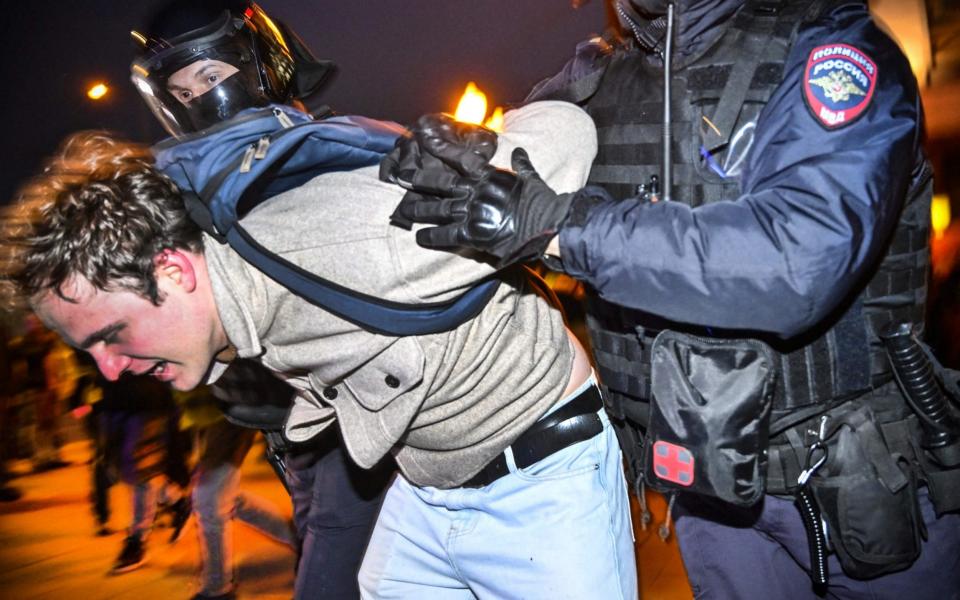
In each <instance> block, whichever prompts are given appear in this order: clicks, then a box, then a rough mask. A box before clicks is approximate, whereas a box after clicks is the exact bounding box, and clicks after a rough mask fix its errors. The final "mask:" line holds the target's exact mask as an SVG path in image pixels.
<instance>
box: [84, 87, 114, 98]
mask: <svg viewBox="0 0 960 600" xmlns="http://www.w3.org/2000/svg"><path fill="white" fill-rule="evenodd" d="M109 91H110V88H108V87H107V86H106V84H104V83H97V84H95V85H93V86H91V87H90V89H88V90H87V98H90V99H91V100H100V99H101V98H103V97H104V96H106V95H107V92H109Z"/></svg>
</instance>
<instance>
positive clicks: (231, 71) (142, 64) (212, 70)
mask: <svg viewBox="0 0 960 600" xmlns="http://www.w3.org/2000/svg"><path fill="white" fill-rule="evenodd" d="M131 35H132V36H133V38H134V41H135V43H136V44H137V46H138V55H137V58H136V59H134V61H133V64H132V65H131V67H130V68H131V79H132V80H133V83H134V85H136V87H137V90H138V91H139V92H140V95H141V96H143V99H144V101H146V103H147V106H149V107H150V110H152V111H153V113H154V115H155V116H156V117H157V119H159V120H160V123H161V124H162V125H163V127H164V128H165V129H166V130H167V131H168V132H169V133H170V134H171V135H173V136H175V137H179V136H182V135H184V134H187V133H191V132H194V131H199V130H201V129H205V128H206V127H209V126H211V125H214V124H216V123H219V122H220V121H224V120H226V119H229V118H230V117H232V116H233V115H235V114H236V113H237V112H239V111H241V110H243V109H245V108H251V107H256V106H265V105H267V104H270V103H277V104H291V103H294V101H297V100H301V99H304V98H306V97H307V96H310V95H312V94H314V93H316V92H317V91H318V90H319V89H320V88H321V87H322V86H323V85H324V84H325V83H326V82H327V81H328V80H329V76H330V75H332V73H333V72H334V70H335V67H334V65H333V63H331V62H328V61H319V60H317V59H316V58H314V57H313V55H312V54H311V53H310V51H309V50H308V49H307V47H306V46H305V45H304V44H303V42H302V41H301V40H300V38H299V37H297V35H296V34H295V33H294V32H293V31H291V30H290V29H288V28H287V27H285V26H284V25H283V24H282V23H280V22H278V21H274V20H273V19H271V18H270V16H269V15H267V13H266V12H264V10H263V9H262V8H260V7H259V6H257V5H256V4H255V3H253V2H245V1H236V0H234V1H231V0H176V1H174V2H173V3H171V4H169V5H167V6H166V7H164V8H163V9H162V10H161V11H160V12H158V13H157V14H156V16H155V17H154V18H153V19H152V20H151V21H150V23H148V25H147V26H146V27H145V28H144V29H143V31H132V32H131Z"/></svg>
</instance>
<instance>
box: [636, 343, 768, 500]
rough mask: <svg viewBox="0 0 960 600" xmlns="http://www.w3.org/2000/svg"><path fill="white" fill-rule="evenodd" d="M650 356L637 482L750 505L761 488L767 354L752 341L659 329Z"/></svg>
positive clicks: (655, 487)
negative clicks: (647, 418)
mask: <svg viewBox="0 0 960 600" xmlns="http://www.w3.org/2000/svg"><path fill="white" fill-rule="evenodd" d="M651 357H652V361H651V392H652V394H651V395H652V396H653V398H652V402H651V403H650V425H649V427H648V428H647V436H646V440H645V442H644V458H643V469H644V472H643V476H644V480H645V481H646V482H647V483H648V484H649V485H650V486H651V487H653V488H654V489H657V490H659V491H661V492H673V491H687V492H693V493H696V494H703V495H706V496H711V497H714V498H719V499H720V500H723V501H725V502H729V503H731V504H736V505H740V506H751V505H753V504H755V503H756V502H757V501H758V500H759V499H760V498H761V497H762V496H763V493H764V488H765V479H766V469H767V463H766V453H765V452H764V450H765V449H766V447H767V441H768V434H769V426H770V407H771V403H772V401H773V392H774V379H775V370H774V364H775V363H774V356H773V352H772V351H771V350H770V349H769V348H768V347H767V346H766V345H765V344H763V343H762V342H759V341H757V340H748V339H739V340H725V339H704V338H698V337H694V336H691V335H687V334H683V333H678V332H675V331H669V330H665V331H662V332H661V333H660V335H658V336H657V338H656V339H655V340H654V342H653V346H652V349H651Z"/></svg>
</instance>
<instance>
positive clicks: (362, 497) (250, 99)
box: [131, 0, 392, 600]
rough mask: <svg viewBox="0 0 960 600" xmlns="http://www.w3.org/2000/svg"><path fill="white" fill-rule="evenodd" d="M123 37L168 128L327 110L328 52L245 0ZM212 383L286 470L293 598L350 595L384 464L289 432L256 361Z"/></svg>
mask: <svg viewBox="0 0 960 600" xmlns="http://www.w3.org/2000/svg"><path fill="white" fill-rule="evenodd" d="M132 36H133V38H134V40H135V42H136V44H137V46H138V53H137V57H136V58H135V60H134V61H133V64H132V65H131V78H132V80H133V83H134V84H135V85H136V87H137V89H138V90H139V91H140V94H141V96H142V97H143V99H144V101H145V102H146V103H147V105H148V106H149V107H150V109H151V111H152V112H153V114H154V115H155V116H156V117H157V119H158V120H159V121H160V123H161V124H162V125H163V126H164V128H165V129H166V130H167V132H168V133H170V134H171V135H172V136H174V137H177V138H180V137H183V136H186V135H191V134H198V133H199V132H208V131H209V130H210V128H211V127H213V126H215V125H218V124H221V123H225V122H226V123H229V120H230V119H231V118H232V117H234V116H235V115H237V113H239V112H241V111H242V110H244V109H248V108H252V107H261V106H266V105H268V104H271V103H275V104H288V105H291V106H294V107H296V108H299V109H301V110H304V111H310V112H313V113H315V114H323V113H325V112H326V107H324V106H322V105H320V104H319V102H318V101H317V98H318V96H319V95H320V93H321V92H322V90H323V88H324V87H325V85H326V84H327V83H328V82H329V80H330V76H331V75H332V74H333V73H334V65H333V63H331V62H329V61H320V60H317V59H316V58H315V57H313V55H312V54H311V53H310V51H309V49H307V48H306V46H305V45H304V44H303V42H302V41H301V40H300V39H299V38H298V37H297V35H296V34H295V33H294V32H293V31H292V30H290V29H289V28H288V27H286V26H285V25H284V24H283V23H282V22H280V21H276V20H273V19H271V18H270V16H269V15H268V14H267V13H266V12H265V11H264V10H263V9H262V8H261V7H259V6H258V5H257V4H255V3H252V2H246V1H236V0H204V1H197V0H186V1H183V0H178V1H175V2H172V3H169V4H167V5H165V6H164V7H163V8H162V9H161V10H159V11H158V12H157V13H156V14H155V15H154V16H153V18H152V19H151V20H150V22H149V23H148V24H147V25H146V26H145V27H144V28H142V29H141V30H137V31H134V32H132ZM160 152H163V150H160ZM264 378H266V379H264ZM217 385H218V386H220V390H219V391H220V393H221V395H223V396H225V397H227V398H229V399H230V401H229V402H227V403H224V404H222V406H223V408H224V409H225V411H226V413H227V418H228V419H229V420H230V421H231V422H234V423H240V424H245V425H246V426H250V427H256V428H261V429H265V434H266V436H267V439H268V441H269V442H270V446H271V453H272V454H274V455H275V458H279V459H280V462H279V463H278V464H280V465H282V468H283V469H284V470H285V482H284V483H285V485H286V486H287V488H288V489H289V491H290V494H291V498H292V500H293V504H294V523H295V525H296V529H297V534H298V537H299V538H300V551H299V562H298V565H297V570H296V581H295V584H294V595H295V597H296V598H338V599H349V598H357V597H359V588H358V585H357V570H358V569H359V566H360V560H361V559H362V557H363V552H364V548H365V546H366V542H367V538H368V536H369V533H370V531H371V529H372V527H373V524H374V521H375V520H376V513H377V510H378V509H379V505H380V499H381V497H382V493H383V490H384V489H385V488H386V484H387V481H388V479H389V477H390V475H391V473H392V465H389V464H384V465H382V466H380V467H377V468H374V469H371V470H368V471H364V470H362V469H360V468H359V467H357V466H356V465H354V464H353V463H352V461H351V460H350V459H349V458H348V457H347V455H346V453H345V452H344V450H343V448H342V445H341V444H340V443H339V440H338V438H337V437H336V434H335V433H331V434H328V435H325V436H322V439H320V440H318V441H316V442H311V443H305V444H300V445H292V444H290V443H289V442H287V441H286V440H285V438H284V437H283V434H282V432H281V430H282V424H283V421H284V419H285V417H286V412H287V408H288V407H287V406H279V407H278V406H274V405H271V404H269V403H268V400H269V398H268V397H269V396H271V393H269V392H268V391H269V390H273V389H274V388H276V386H277V385H278V383H277V382H276V381H273V375H271V374H269V373H268V372H267V371H266V370H265V369H263V368H260V367H258V366H257V367H255V366H252V365H250V364H246V365H244V366H243V368H239V367H238V368H234V369H231V370H228V371H227V373H225V374H224V376H223V377H221V378H220V380H219V381H218V384H217ZM280 385H281V387H286V386H283V385H282V384H280ZM243 439H245V438H244V437H243V436H237V440H236V441H238V442H242V440H243ZM217 450H219V451H221V452H225V450H224V449H223V448H218V449H217ZM220 534H221V535H222V532H220ZM214 541H215V540H214ZM220 542H221V544H219V545H217V546H215V547H219V546H220V545H222V540H220ZM210 544H211V543H210V542H208V545H210ZM215 559H220V560H219V563H218V564H219V565H220V566H221V567H224V566H225V567H226V568H227V569H229V568H230V566H229V559H226V561H225V560H224V557H222V556H221V557H204V560H205V561H206V560H215ZM209 573H212V574H213V575H208V574H209ZM204 574H205V575H208V576H207V577H205V581H203V582H202V589H201V590H200V592H199V593H198V594H197V595H196V596H195V598H197V599H198V600H200V599H206V598H233V597H234V596H235V589H234V585H233V582H232V581H231V580H230V578H229V577H228V576H227V577H225V576H224V574H223V573H219V572H218V571H217V569H213V568H211V569H205V570H204Z"/></svg>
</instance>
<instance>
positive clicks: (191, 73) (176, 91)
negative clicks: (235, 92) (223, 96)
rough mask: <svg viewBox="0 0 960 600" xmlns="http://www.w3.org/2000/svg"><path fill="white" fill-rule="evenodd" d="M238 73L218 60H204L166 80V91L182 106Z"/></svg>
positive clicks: (232, 67)
mask: <svg viewBox="0 0 960 600" xmlns="http://www.w3.org/2000/svg"><path fill="white" fill-rule="evenodd" d="M237 71H239V69H237V68H236V67H235V66H233V65H231V64H229V63H225V62H223V61H220V60H213V59H205V60H198V61H196V62H192V63H190V64H189V65H187V66H185V67H183V68H182V69H180V70H179V71H176V72H175V73H174V74H173V75H171V76H170V77H169V78H168V79H167V91H169V92H170V93H171V94H173V97H174V98H176V99H177V100H179V101H180V102H181V103H183V104H188V103H189V102H190V101H191V100H193V99H194V98H197V97H198V96H202V95H203V94H205V93H206V92H208V91H209V90H211V89H212V88H215V87H216V86H218V85H220V83H221V82H222V81H223V80H224V79H226V78H228V77H230V76H231V75H233V74H234V73H236V72H237Z"/></svg>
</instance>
